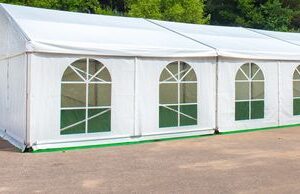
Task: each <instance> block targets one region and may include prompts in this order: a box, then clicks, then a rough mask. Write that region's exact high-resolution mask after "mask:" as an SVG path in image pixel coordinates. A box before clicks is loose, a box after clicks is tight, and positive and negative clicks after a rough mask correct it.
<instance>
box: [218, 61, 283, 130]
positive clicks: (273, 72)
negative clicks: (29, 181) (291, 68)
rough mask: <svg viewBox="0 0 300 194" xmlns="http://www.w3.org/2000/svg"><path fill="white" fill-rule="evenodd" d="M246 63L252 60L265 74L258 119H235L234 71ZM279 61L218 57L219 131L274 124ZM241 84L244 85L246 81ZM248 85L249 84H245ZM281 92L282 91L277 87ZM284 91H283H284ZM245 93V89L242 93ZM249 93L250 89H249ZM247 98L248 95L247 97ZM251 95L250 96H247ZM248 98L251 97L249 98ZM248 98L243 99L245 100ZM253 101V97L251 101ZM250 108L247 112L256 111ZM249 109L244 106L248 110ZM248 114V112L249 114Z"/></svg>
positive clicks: (275, 123)
mask: <svg viewBox="0 0 300 194" xmlns="http://www.w3.org/2000/svg"><path fill="white" fill-rule="evenodd" d="M246 63H254V64H256V65H258V67H259V68H260V69H261V70H262V72H263V75H264V81H263V82H264V97H263V98H264V99H263V109H262V110H263V117H262V118H258V119H236V111H237V109H236V105H237V104H236V82H235V80H236V75H237V72H238V70H239V68H240V67H241V66H242V65H243V64H246ZM278 68H279V62H278V61H268V60H243V59H241V60H239V59H229V58H226V59H224V58H221V59H220V60H219V71H218V75H219V76H218V77H219V80H218V83H219V85H218V91H219V92H218V123H219V126H218V127H219V130H220V131H221V132H226V131H237V130H245V129H257V128H265V127H275V126H278V125H280V123H279V119H280V118H279V89H278V83H279V78H278V75H279V72H278ZM243 87H246V86H245V85H244V86H243ZM247 87H248V86H247ZM280 92H281V91H280ZM284 92H286V91H284ZM246 93H248V92H247V90H246V91H244V92H243V94H246ZM249 93H250V92H249ZM246 98H248V97H246ZM250 99H251V97H250ZM250 101H251V100H250ZM247 102H248V101H247V100H246V103H247ZM251 102H252V101H251ZM252 108H253V110H251V108H250V113H249V115H251V114H253V113H255V108H257V107H252ZM248 111H249V110H246V112H247V113H246V114H248ZM250 117H251V116H250Z"/></svg>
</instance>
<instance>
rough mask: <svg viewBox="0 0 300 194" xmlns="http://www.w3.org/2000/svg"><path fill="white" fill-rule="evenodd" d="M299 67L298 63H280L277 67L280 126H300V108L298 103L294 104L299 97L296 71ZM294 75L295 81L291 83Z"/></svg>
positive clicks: (299, 82)
mask: <svg viewBox="0 0 300 194" xmlns="http://www.w3.org/2000/svg"><path fill="white" fill-rule="evenodd" d="M299 65H300V61H281V62H280V65H279V94H280V95H279V104H280V114H279V124H280V125H294V124H300V115H299V114H300V112H299V108H300V106H299V103H296V102H298V101H299V100H298V99H299V97H300V93H299V90H300V88H299V84H300V76H298V75H299V73H298V71H297V70H296V69H297V67H298V66H299ZM298 69H299V68H298ZM294 75H295V78H296V79H295V81H293V80H294ZM294 84H295V86H294ZM294 93H295V94H294ZM294 102H295V104H294ZM294 107H295V108H294ZM294 109H295V113H294Z"/></svg>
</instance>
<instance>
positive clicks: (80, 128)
mask: <svg viewBox="0 0 300 194" xmlns="http://www.w3.org/2000/svg"><path fill="white" fill-rule="evenodd" d="M81 133H85V122H83V123H81V124H79V125H76V126H74V127H70V128H68V129H66V130H63V131H60V134H61V135H71V134H81Z"/></svg>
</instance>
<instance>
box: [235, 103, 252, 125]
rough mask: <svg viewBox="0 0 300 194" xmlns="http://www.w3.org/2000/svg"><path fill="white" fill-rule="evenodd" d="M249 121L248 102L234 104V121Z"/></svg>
mask: <svg viewBox="0 0 300 194" xmlns="http://www.w3.org/2000/svg"><path fill="white" fill-rule="evenodd" d="M248 119H249V101H246V102H236V103H235V120H236V121H238V120H248Z"/></svg>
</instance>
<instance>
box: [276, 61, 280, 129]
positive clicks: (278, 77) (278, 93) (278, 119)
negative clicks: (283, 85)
mask: <svg viewBox="0 0 300 194" xmlns="http://www.w3.org/2000/svg"><path fill="white" fill-rule="evenodd" d="M280 64H281V62H280V61H278V62H277V82H278V83H277V96H278V103H277V104H278V108H277V114H278V115H277V122H278V123H277V125H278V126H280V103H281V102H280Z"/></svg>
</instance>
